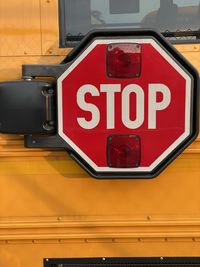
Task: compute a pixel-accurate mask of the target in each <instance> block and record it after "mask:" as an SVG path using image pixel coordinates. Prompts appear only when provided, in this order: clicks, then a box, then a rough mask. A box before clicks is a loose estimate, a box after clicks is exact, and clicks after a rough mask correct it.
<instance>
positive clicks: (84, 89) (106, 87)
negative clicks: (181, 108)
mask: <svg viewBox="0 0 200 267" xmlns="http://www.w3.org/2000/svg"><path fill="white" fill-rule="evenodd" d="M148 90H149V94H148V129H156V114H157V111H161V110H163V109H166V108H167V107H168V106H169V104H170V102H171V92H170V89H169V88H168V87H167V86H166V85H164V84H149V86H148ZM102 93H105V94H106V103H105V104H104V105H105V106H106V114H107V116H106V129H115V94H117V93H120V94H121V106H122V118H121V119H122V121H123V124H124V126H125V127H127V128H128V129H137V128H139V127H140V126H141V125H142V124H143V123H144V115H145V114H144V112H145V110H144V105H145V95H144V91H143V89H142V88H141V87H140V86H139V85H137V84H130V85H127V86H126V87H125V88H124V90H123V91H121V85H120V84H101V86H100V91H99V90H98V88H96V87H95V86H93V85H90V84H87V85H83V86H81V87H80V88H79V90H78V92H77V104H78V106H79V107H80V108H81V109H82V110H84V111H88V112H90V113H91V120H89V121H88V120H86V119H85V118H84V117H78V118H77V121H78V124H79V125H80V126H81V127H82V128H83V129H93V128H95V127H97V126H98V124H99V122H100V119H101V118H100V111H99V109H98V107H97V106H96V105H94V104H92V103H87V102H86V101H85V96H86V94H90V95H92V96H93V97H100V95H101V94H102ZM158 93H161V94H162V96H163V100H162V101H161V102H157V94H158ZM131 94H135V95H136V103H135V109H136V118H135V120H131V119H130V105H131V103H130V95H131Z"/></svg>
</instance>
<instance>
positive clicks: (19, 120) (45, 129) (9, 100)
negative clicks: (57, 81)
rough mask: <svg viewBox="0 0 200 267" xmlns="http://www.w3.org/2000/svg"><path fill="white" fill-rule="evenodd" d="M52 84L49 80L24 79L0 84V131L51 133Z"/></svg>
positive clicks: (54, 129)
mask: <svg viewBox="0 0 200 267" xmlns="http://www.w3.org/2000/svg"><path fill="white" fill-rule="evenodd" d="M54 94H55V85H54V84H53V83H52V82H49V81H41V80H33V79H31V77H29V78H28V77H26V79H25V80H19V81H11V82H2V83H0V132H1V133H10V134H29V133H32V134H34V133H35V134H36V133H37V134H52V133H55V132H56V117H55V116H54V114H55V112H56V110H55V107H56V106H55V104H56V103H55V101H54V100H53V97H54Z"/></svg>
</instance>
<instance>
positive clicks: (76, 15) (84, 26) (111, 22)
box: [59, 0, 200, 47]
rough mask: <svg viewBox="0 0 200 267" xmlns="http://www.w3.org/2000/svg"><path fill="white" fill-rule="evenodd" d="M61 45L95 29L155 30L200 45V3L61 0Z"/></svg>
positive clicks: (183, 0)
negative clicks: (199, 43) (199, 42)
mask: <svg viewBox="0 0 200 267" xmlns="http://www.w3.org/2000/svg"><path fill="white" fill-rule="evenodd" d="M59 18H60V44H61V46H62V47H65V46H71V45H74V44H76V43H77V42H78V41H79V40H80V39H81V38H82V37H83V36H84V35H85V34H86V33H87V32H88V31H89V30H91V29H95V28H101V29H105V28H130V29H134V28H155V29H157V30H158V31H160V32H161V33H163V35H165V36H166V37H167V38H170V39H171V40H172V41H180V42H181V41H182V42H185V41H187V42H198V41H199V38H200V0H151V1H147V0H60V16H59Z"/></svg>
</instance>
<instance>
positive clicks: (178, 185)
mask: <svg viewBox="0 0 200 267" xmlns="http://www.w3.org/2000/svg"><path fill="white" fill-rule="evenodd" d="M63 2H68V3H69V2H70V1H60V6H58V1H56V0H29V1H25V0H17V1H16V0H7V1H1V3H0V81H5V80H8V81H10V80H18V79H21V66H22V65H23V64H59V63H60V62H62V61H63V60H64V59H65V57H66V55H67V54H68V53H69V51H71V49H72V46H74V45H75V43H76V42H78V40H79V39H78V38H79V37H81V35H82V34H81V32H82V30H81V29H80V30H79V29H78V28H77V29H78V30H77V31H79V32H80V34H78V33H77V34H76V36H75V37H77V36H78V37H77V38H75V37H74V36H73V34H72V35H71V36H70V35H69V36H68V37H69V40H68V42H67V45H66V39H65V36H64V37H63V35H62V33H63V32H64V31H65V29H63V25H62V21H63V20H62V19H61V18H60V16H61V15H62V18H65V15H64V14H62V12H63V10H62V8H63V6H62V3H63ZM86 2H87V3H88V2H89V1H85V2H84V1H83V0H82V1H79V5H78V4H77V1H71V3H72V5H75V6H74V7H73V8H72V10H73V11H76V12H75V13H76V14H75V15H76V16H78V15H77V14H79V15H80V14H81V15H82V16H83V13H84V12H83V9H84V8H86V7H85V5H86ZM123 2H124V1H123ZM140 2H141V6H142V7H143V8H145V6H146V4H145V1H140ZM155 2H156V1H155ZM157 2H159V1H157ZM163 2H166V1H160V4H161V3H163ZM169 2H173V1H169ZM174 2H176V8H177V6H179V5H181V2H182V3H183V2H185V3H184V5H183V7H180V8H179V7H178V11H177V9H176V16H179V18H180V21H181V22H180V25H181V26H180V29H181V30H180V31H178V32H177V31H174V29H173V25H172V29H170V30H169V31H167V29H165V30H166V31H164V30H163V29H164V28H163V27H164V26H163V24H162V23H161V24H160V31H161V32H162V31H163V32H165V34H166V35H167V33H170V34H172V33H173V31H174V32H175V34H174V35H172V36H171V35H170V36H171V40H172V43H173V45H174V47H175V48H176V49H177V50H178V51H179V52H180V53H181V54H182V55H183V56H184V57H185V58H186V59H188V60H189V61H190V63H191V64H192V65H193V66H194V67H195V68H196V69H197V70H198V71H200V44H199V36H200V35H199V32H198V34H196V35H193V34H192V32H193V31H192V27H193V26H194V27H193V28H194V29H195V32H197V31H198V29H199V27H200V20H199V14H200V13H199V10H200V9H199V7H200V6H199V1H192V0H191V1H174ZM68 3H67V4H68ZM102 3H103V1H102ZM152 3H153V1H152ZM92 4H93V5H94V6H95V4H96V9H97V10H96V9H95V8H94V6H93V12H92V15H91V18H90V23H91V20H92V21H93V23H91V24H95V25H98V24H101V23H104V24H105V23H106V22H105V21H106V20H108V21H109V18H107V17H106V16H107V15H105V16H104V17H102V15H101V13H100V11H99V10H98V8H97V7H98V6H99V5H100V1H93V2H92ZM110 4H111V6H112V5H113V1H111V3H110ZM138 4H139V2H138ZM135 5H136V6H137V1H135ZM155 6H156V4H155ZM142 7H141V8H142ZM186 7H189V8H186ZM65 8H67V7H65ZM103 8H104V9H106V8H105V7H103ZM103 8H102V9H103ZM138 8H139V7H138V6H137V8H136V10H133V13H134V14H136V13H137V12H139V11H138V10H137V9H138ZM156 8H157V7H156ZM59 9H60V12H58V11H59ZM116 9H117V7H114V8H113V10H112V12H111V13H112V14H117V13H118V10H116ZM154 10H157V9H153V7H152V10H150V11H148V14H145V15H144V16H143V20H142V22H141V23H143V24H144V25H145V27H146V25H148V24H151V23H152V21H154V22H155V12H154ZM70 12H71V11H70ZM124 13H127V10H126V11H124ZM161 13H162V12H161ZM70 14H71V13H70ZM177 14H178V15H177ZM188 14H189V15H188ZM75 15H74V14H71V17H72V18H71V19H72V28H73V26H74V27H75V26H77V25H78V26H77V27H81V22H79V21H77V17H76V16H75ZM129 16H130V14H129ZM176 16H175V18H176ZM195 16H196V19H195V22H194V21H193V20H192V19H193V18H194V17H195ZM161 18H162V15H160V16H159V20H161ZM175 18H174V19H175ZM75 19H76V22H77V25H75V24H76V23H75V21H74V20H75ZM165 19H166V20H167V18H166V17H165ZM59 20H60V24H59V23H58V22H59ZM117 20H118V19H117ZM189 20H192V21H193V22H192V23H193V24H192V25H193V26H191V24H190V25H189V26H188V27H186V26H185V24H184V23H183V22H184V21H186V23H188V21H189ZM102 21H103V22H102ZM125 22H127V21H126V19H125ZM67 23H68V22H67ZM109 23H111V22H108V24H109ZM112 23H114V22H113V21H112ZM157 23H158V21H157ZM173 23H175V22H174V20H173ZM181 27H182V28H181ZM190 27H191V28H190ZM188 28H190V31H188ZM183 29H187V32H188V33H189V34H188V36H186V37H185V36H183V35H184V32H186V30H183ZM75 30H76V29H75ZM75 30H74V32H75ZM84 30H85V32H82V33H83V35H84V34H85V33H86V31H87V30H88V27H86V26H85V29H84ZM66 31H67V30H66ZM72 31H73V30H72ZM199 191H200V137H198V138H197V139H196V141H195V142H194V143H193V144H192V145H190V146H189V147H188V148H187V149H186V150H185V151H184V152H183V153H181V155H180V156H179V157H178V158H177V159H176V160H175V161H173V162H172V163H171V164H170V165H169V166H168V167H167V168H166V169H165V170H164V172H162V173H161V174H160V175H159V176H158V177H157V178H155V179H151V180H145V179H144V180H137V179H133V180H126V179H125V180H124V179H120V180H119V179H118V180H109V179H108V180H96V179H94V178H91V177H90V176H89V175H88V174H87V173H86V172H85V171H84V170H82V168H81V167H80V166H79V165H78V164H77V163H76V162H74V161H73V160H72V159H71V158H70V157H69V156H68V155H67V153H66V152H65V151H64V149H56V148H55V149H47V148H46V149H45V148H43V149H42V148H35V149H30V148H24V137H23V136H22V135H9V134H7V135H6V134H1V135H0V266H2V267H10V266H18V267H22V266H34V267H40V266H44V265H43V259H45V262H46V263H48V261H49V259H51V258H60V259H62V258H63V259H64V258H75V259H76V258H102V259H103V260H106V258H119V257H120V258H124V257H142V258H147V259H150V258H152V257H159V258H160V259H161V260H163V259H164V258H165V257H173V258H174V257H177V258H179V257H200V193H199ZM149 263H151V260H149V261H148V260H146V261H145V264H144V265H148V264H149ZM183 263H184V261H183V262H182V263H179V265H180V264H183ZM189 263H190V262H189ZM92 264H95V262H92ZM196 264H197V263H196ZM79 265H80V266H81V263H80V264H79ZM121 265H124V263H123V262H122V263H121ZM49 266H67V265H64V261H63V263H62V262H61V261H60V263H59V264H56V263H54V264H52V265H49Z"/></svg>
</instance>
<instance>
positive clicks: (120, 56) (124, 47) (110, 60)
mask: <svg viewBox="0 0 200 267" xmlns="http://www.w3.org/2000/svg"><path fill="white" fill-rule="evenodd" d="M141 61H142V55H141V45H140V44H109V45H108V47H107V75H108V77H110V78H122V79H123V78H124V79H130V78H136V77H137V78H138V77H140V74H141Z"/></svg>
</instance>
